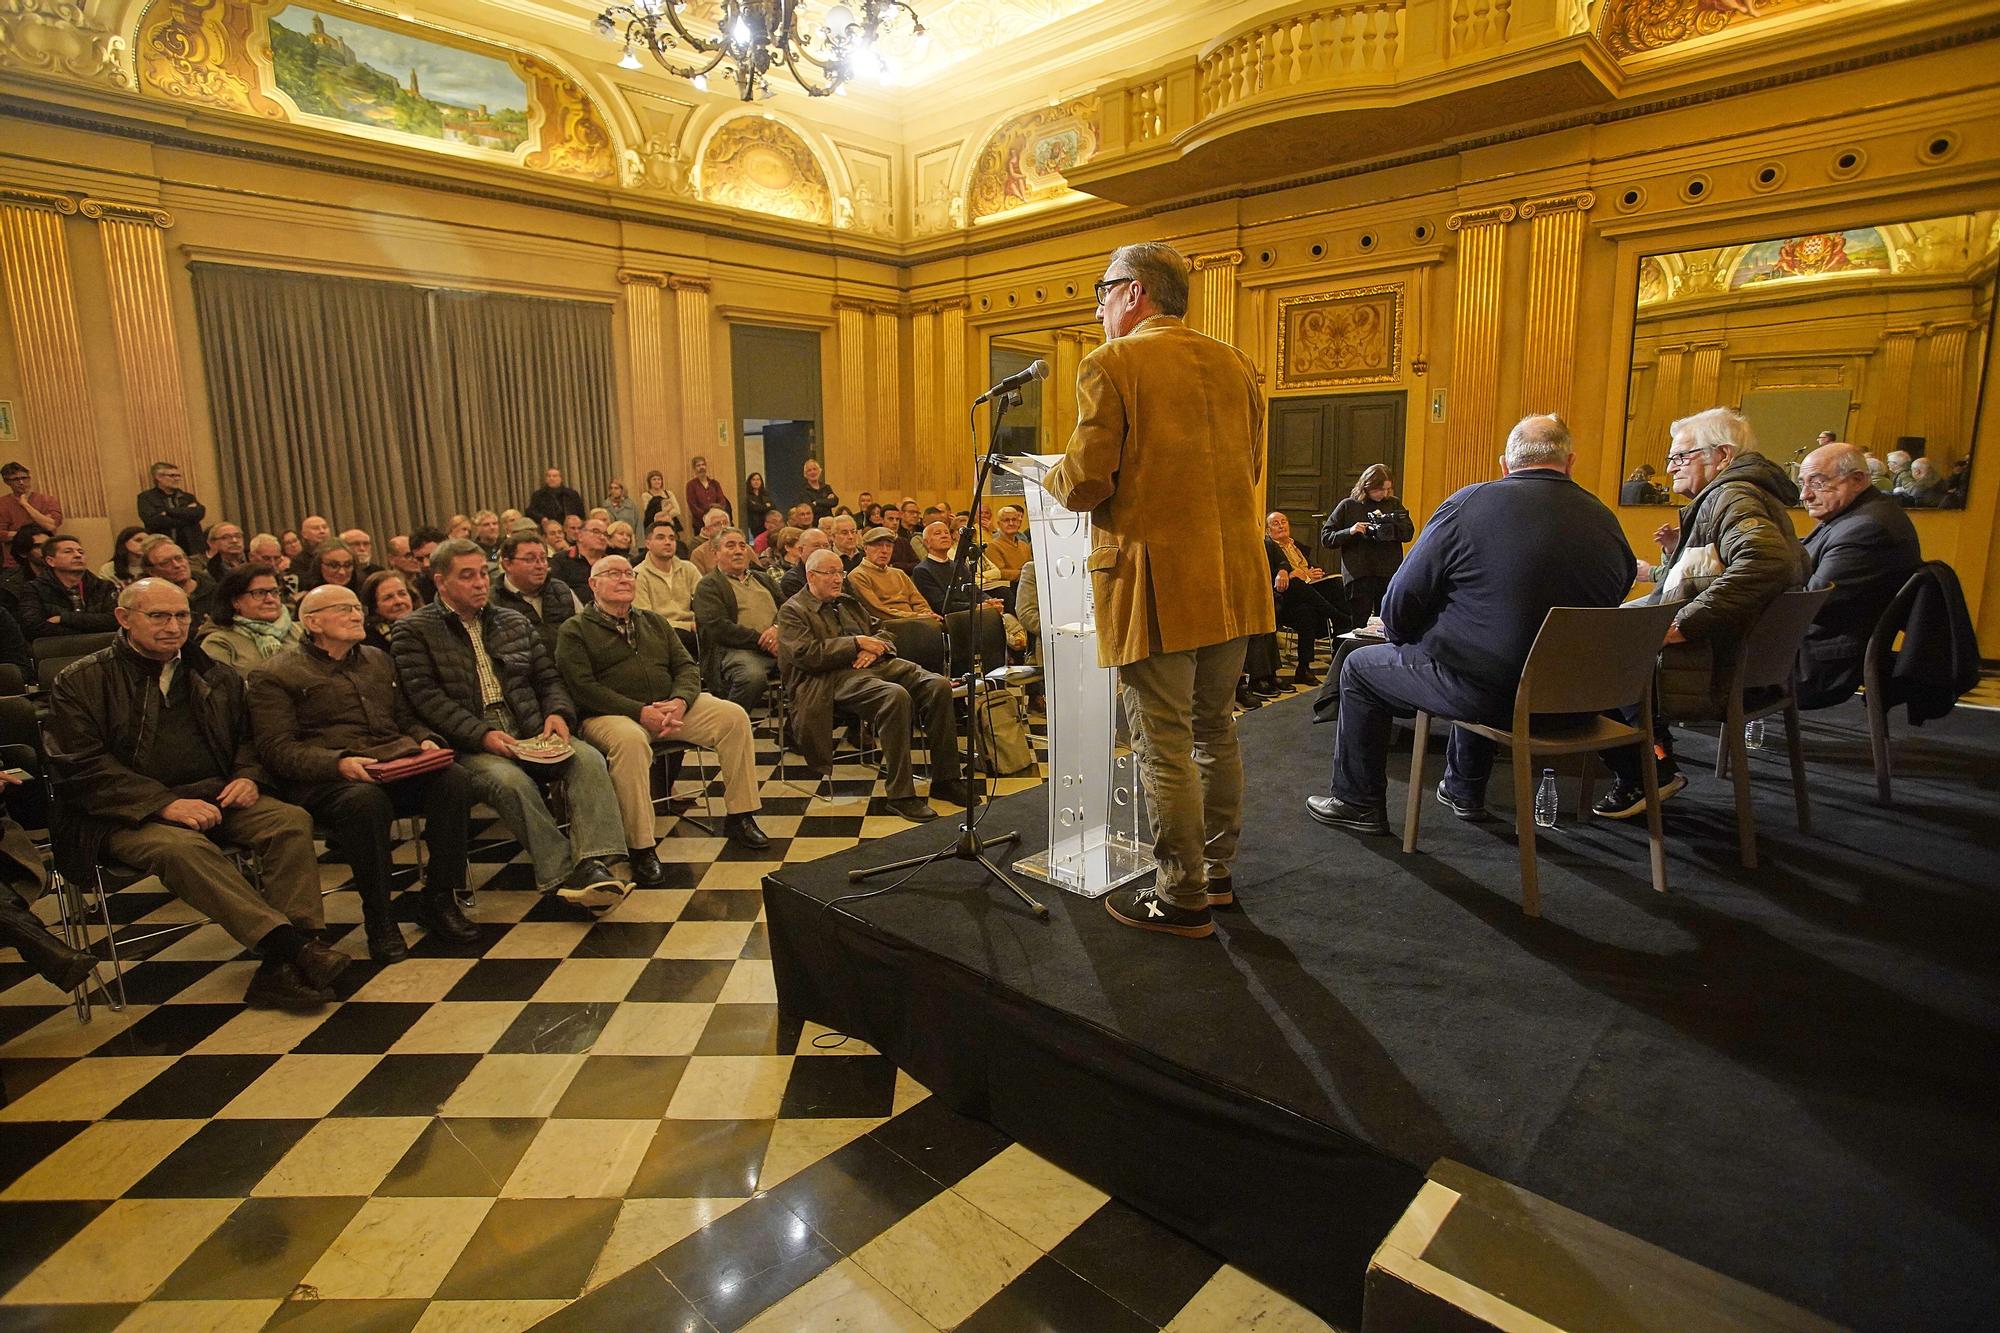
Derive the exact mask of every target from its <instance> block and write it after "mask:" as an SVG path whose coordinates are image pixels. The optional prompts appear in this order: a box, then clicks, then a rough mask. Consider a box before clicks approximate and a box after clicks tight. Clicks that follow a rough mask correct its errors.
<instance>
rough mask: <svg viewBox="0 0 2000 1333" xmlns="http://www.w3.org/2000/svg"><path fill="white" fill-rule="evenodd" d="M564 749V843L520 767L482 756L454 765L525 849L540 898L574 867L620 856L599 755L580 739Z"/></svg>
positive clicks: (612, 801)
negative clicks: (568, 752) (570, 750)
mask: <svg viewBox="0 0 2000 1333" xmlns="http://www.w3.org/2000/svg"><path fill="white" fill-rule="evenodd" d="M569 743H570V745H571V746H573V747H574V748H575V750H576V757H575V758H573V759H571V760H570V761H569V763H568V765H566V766H565V767H564V768H563V770H562V777H563V780H564V782H565V783H566V784H567V785H568V787H569V818H570V825H569V832H570V836H569V837H564V836H563V832H562V829H560V828H559V827H557V825H556V819H555V816H554V815H553V814H551V813H549V803H548V800H547V799H546V798H545V797H544V796H543V795H542V787H541V784H540V783H538V782H536V781H535V779H534V778H533V777H531V776H530V775H529V773H528V771H527V770H526V769H525V768H524V767H522V766H521V765H520V764H519V763H517V762H516V761H514V760H512V759H508V758H504V757H503V756H501V755H497V754H487V753H485V752H483V751H482V752H481V753H479V754H468V755H460V756H459V760H458V763H459V767H461V768H463V769H465V770H466V776H468V777H470V778H471V779H472V788H473V791H474V792H475V793H476V794H477V795H478V797H479V799H480V800H481V801H483V802H485V803H486V804H487V805H490V806H492V807H493V811H494V813H495V814H497V815H499V816H500V822H501V823H503V824H505V825H506V826H507V831H508V832H509V833H511V834H513V835H514V837H515V839H516V840H517V841H518V842H519V843H520V844H521V845H522V846H523V847H526V848H527V849H528V855H529V856H530V857H531V858H533V860H534V863H535V887H536V888H538V889H540V890H542V892H544V893H546V892H548V891H549V890H550V889H553V888H554V887H555V886H556V885H558V884H560V883H562V881H563V879H564V878H565V877H566V876H567V875H568V874H569V872H570V868H571V867H572V866H574V865H575V864H576V863H577V862H578V861H585V860H589V859H590V858H591V857H608V856H622V855H623V854H624V852H625V828H624V825H623V824H621V823H620V822H619V817H618V793H617V792H616V791H614V790H613V789H612V786H611V772H610V770H609V769H608V768H606V767H605V763H604V755H603V754H602V753H601V752H599V751H598V750H597V749H596V748H595V747H594V746H592V745H591V744H590V742H588V741H586V740H584V739H582V738H581V737H578V736H571V737H570V741H569ZM572 847H574V850H573V851H572Z"/></svg>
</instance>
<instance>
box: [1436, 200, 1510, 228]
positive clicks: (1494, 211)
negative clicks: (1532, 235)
mask: <svg viewBox="0 0 2000 1333" xmlns="http://www.w3.org/2000/svg"><path fill="white" fill-rule="evenodd" d="M1517 215H1518V210H1516V209H1515V207H1514V205H1512V204H1495V205H1494V206H1493V207H1491V208H1469V209H1467V210H1465V211H1464V212H1463V213H1453V214H1452V215H1451V216H1450V217H1449V218H1447V219H1446V220H1445V224H1444V225H1445V230H1447V231H1464V230H1466V229H1467V228H1468V227H1490V226H1493V225H1495V224H1497V223H1503V222H1512V221H1513V220H1514V218H1515V217H1516V216H1517Z"/></svg>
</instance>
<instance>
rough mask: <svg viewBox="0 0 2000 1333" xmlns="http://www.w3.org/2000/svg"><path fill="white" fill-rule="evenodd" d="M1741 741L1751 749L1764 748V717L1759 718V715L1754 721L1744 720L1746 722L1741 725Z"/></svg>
mask: <svg viewBox="0 0 2000 1333" xmlns="http://www.w3.org/2000/svg"><path fill="white" fill-rule="evenodd" d="M1743 743H1744V744H1745V745H1747V746H1749V747H1750V748H1751V749H1753V750H1761V749H1763V748H1764V719H1763V718H1761V717H1760V718H1758V719H1757V720H1756V721H1754V722H1746V723H1744V725H1743Z"/></svg>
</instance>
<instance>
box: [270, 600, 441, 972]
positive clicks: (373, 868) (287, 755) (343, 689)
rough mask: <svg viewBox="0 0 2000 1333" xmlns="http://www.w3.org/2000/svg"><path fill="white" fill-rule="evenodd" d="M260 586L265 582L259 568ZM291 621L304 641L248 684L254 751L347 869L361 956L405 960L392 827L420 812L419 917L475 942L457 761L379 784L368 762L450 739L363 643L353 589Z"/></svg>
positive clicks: (306, 605)
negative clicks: (395, 906)
mask: <svg viewBox="0 0 2000 1333" xmlns="http://www.w3.org/2000/svg"><path fill="white" fill-rule="evenodd" d="M231 577H234V576H233V575H232V576H231ZM381 577H383V578H395V577H397V576H396V575H393V574H384V575H382V576H381ZM257 578H258V580H259V581H260V582H269V581H270V579H271V576H270V574H269V573H267V572H265V571H263V570H259V571H257ZM299 620H300V622H301V623H302V624H303V625H304V627H305V631H306V635H307V638H306V641H305V642H304V643H303V644H301V645H299V646H296V647H292V648H288V649H286V650H285V651H283V652H281V653H279V654H277V655H276V656H275V657H273V658H271V659H270V660H269V661H268V662H266V663H265V664H264V665H263V667H262V668H261V669H259V670H257V671H255V672H253V673H252V674H251V676H250V678H249V697H250V715H251V718H252V721H253V723H254V730H255V734H256V738H257V753H258V756H259V757H260V758H261V759H262V760H263V761H264V768H265V769H266V771H268V772H269V773H270V774H271V775H272V776H273V777H274V778H276V779H277V780H278V783H279V784H280V790H281V791H282V792H283V793H284V795H285V797H286V799H288V800H290V801H292V802H293V803H294V804H297V805H300V806H303V807H304V808H305V809H306V810H307V811H308V812H310V813H311V815H312V817H313V818H314V819H315V820H317V821H318V822H319V823H320V824H321V825H323V826H325V827H326V828H327V829H329V830H330V831H331V833H332V836H331V837H330V838H329V839H328V843H329V845H330V846H331V848H332V849H333V850H334V851H335V852H336V853H337V854H338V855H339V856H340V857H341V858H342V859H344V860H345V861H346V862H347V864H348V866H349V868H351V869H352V870H353V872H354V887H355V889H356V891H357V892H358V893H359V894H360V895H361V915H362V921H363V923H364V927H365V930H366V933H367V937H368V956H369V957H370V958H373V959H374V960H375V961H376V962H378V963H394V962H400V961H401V960H402V959H404V958H405V957H407V956H408V951H407V950H406V949H405V948H404V946H403V934H402V930H401V928H400V927H398V926H397V924H396V920H395V918H394V916H392V915H391V911H390V904H389V895H390V891H391V889H392V888H393V886H394V879H393V876H394V866H393V864H392V862H391V860H390V853H391V851H392V850H393V849H394V847H395V837H394V834H393V833H392V831H391V829H392V826H393V825H394V823H395V821H396V820H398V819H402V818H407V817H409V816H413V815H422V816H423V819H424V841H425V843H426V844H427V845H428V846H429V848H430V864H429V867H428V870H427V872H426V875H425V879H424V892H423V898H422V901H421V904H420V906H419V909H418V910H419V917H418V919H419V920H420V921H421V922H422V923H423V926H424V929H425V930H426V931H427V932H429V933H430V934H432V935H435V936H437V937H439V938H440V939H443V940H447V941H451V942H455V943H460V944H463V943H465V942H466V941H468V940H471V939H474V938H476V937H477V935H478V932H477V931H476V930H475V929H474V928H473V926H472V923H471V922H469V921H467V920H466V919H465V917H464V916H463V915H461V914H460V912H459V909H458V902H457V897H456V895H457V894H458V893H459V892H460V891H462V890H463V889H464V888H465V870H466V864H465V849H466V838H467V832H468V830H467V826H468V822H469V820H470V818H471V813H472V803H473V799H474V796H473V789H472V779H471V778H470V777H469V776H467V774H466V772H465V770H464V769H463V768H461V767H460V766H458V765H457V764H453V765H452V766H451V767H449V768H441V769H437V770H435V771H433V772H429V773H418V774H413V775H411V776H409V777H405V778H401V779H398V780H396V781H391V782H384V781H382V780H381V779H380V778H379V777H377V776H376V774H375V773H374V772H373V771H372V770H373V769H374V766H375V765H376V764H378V763H386V762H388V761H391V760H396V759H405V758H408V757H409V756H411V755H414V754H418V753H420V752H422V751H427V750H437V749H442V748H445V747H446V745H447V742H446V740H445V738H444V737H443V736H441V735H439V734H438V733H437V732H435V731H433V730H431V728H430V727H428V726H426V725H425V724H423V723H422V722H420V721H418V720H417V718H416V716H415V715H414V714H413V713H412V712H411V711H410V708H409V704H408V702H407V701H406V700H405V699H404V697H403V694H402V692H401V691H400V690H398V689H397V688H396V668H395V664H394V663H392V662H391V661H390V660H389V655H388V654H387V653H385V652H383V651H381V650H380V649H378V648H371V647H370V646H368V645H367V644H366V643H364V642H362V640H363V638H364V636H365V635H366V633H367V628H366V618H365V617H364V616H363V614H362V610H361V600H360V598H358V597H356V596H355V595H354V594H353V592H351V591H350V590H348V589H346V588H337V587H333V586H331V585H327V586H323V587H318V588H314V589H313V590H312V591H311V592H309V593H307V594H306V595H305V596H304V597H303V598H301V599H300V600H299Z"/></svg>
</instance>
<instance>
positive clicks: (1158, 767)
mask: <svg viewBox="0 0 2000 1333" xmlns="http://www.w3.org/2000/svg"><path fill="white" fill-rule="evenodd" d="M1248 645H1249V640H1248V639H1231V640H1229V641H1228V642H1227V643H1215V644H1210V645H1208V646H1207V647H1205V648H1195V649H1191V650H1189V651H1187V652H1179V653H1154V654H1153V655H1152V656H1150V657H1146V658H1142V659H1141V660H1139V661H1137V662H1133V663H1132V664H1130V665H1129V666H1122V667H1119V668H1118V684H1119V687H1120V689H1121V691H1122V693H1123V696H1124V701H1125V716H1126V718H1127V720H1128V721H1129V722H1130V724H1131V727H1132V748H1133V750H1134V751H1136V752H1137V753H1138V756H1139V777H1140V780H1141V781H1142V782H1144V783H1145V786H1146V801H1147V803H1148V804H1149V805H1150V806H1151V807H1152V816H1153V859H1154V860H1155V861H1156V862H1158V863H1159V867H1160V872H1159V878H1158V881H1157V883H1158V886H1159V891H1160V896H1161V897H1162V898H1164V899H1166V900H1167V901H1168V902H1170V903H1172V904H1173V905H1174V906H1176V907H1185V908H1189V909H1191V910H1199V909H1201V908H1205V907H1207V906H1208V890H1207V888H1206V887H1205V886H1206V884H1207V881H1208V880H1209V879H1210V878H1220V877H1222V876H1224V875H1227V874H1228V873H1229V863H1230V862H1231V861H1232V860H1234V859H1235V856H1236V839H1237V836H1238V835H1239V834H1241V833H1242V831H1243V755H1242V751H1241V749H1240V748H1239V747H1238V745H1237V742H1236V716H1235V713H1234V712H1233V711H1232V710H1231V705H1232V704H1234V702H1235V700H1236V678H1237V676H1239V675H1240V674H1242V671H1243V653H1244V650H1245V648H1246V647H1247V646H1248Z"/></svg>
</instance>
